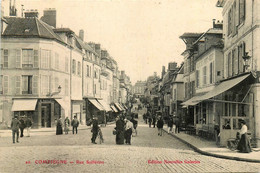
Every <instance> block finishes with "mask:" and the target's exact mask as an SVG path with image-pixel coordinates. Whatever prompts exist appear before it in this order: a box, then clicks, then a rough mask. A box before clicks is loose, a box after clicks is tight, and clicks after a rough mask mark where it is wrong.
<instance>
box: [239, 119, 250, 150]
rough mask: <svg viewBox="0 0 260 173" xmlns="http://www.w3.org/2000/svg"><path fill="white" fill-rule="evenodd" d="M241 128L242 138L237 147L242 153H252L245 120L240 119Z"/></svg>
mask: <svg viewBox="0 0 260 173" xmlns="http://www.w3.org/2000/svg"><path fill="white" fill-rule="evenodd" d="M240 124H241V129H240V131H239V133H240V140H239V142H238V145H237V149H238V150H239V152H241V153H250V152H252V149H251V146H250V141H249V139H248V136H247V126H246V122H245V120H240Z"/></svg>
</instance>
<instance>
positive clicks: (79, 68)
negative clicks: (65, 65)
mask: <svg viewBox="0 0 260 173" xmlns="http://www.w3.org/2000/svg"><path fill="white" fill-rule="evenodd" d="M78 75H79V76H81V63H80V62H79V61H78Z"/></svg>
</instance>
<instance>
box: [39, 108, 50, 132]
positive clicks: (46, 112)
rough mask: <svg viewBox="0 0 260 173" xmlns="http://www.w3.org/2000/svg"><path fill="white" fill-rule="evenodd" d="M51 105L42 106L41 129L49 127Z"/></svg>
mask: <svg viewBox="0 0 260 173" xmlns="http://www.w3.org/2000/svg"><path fill="white" fill-rule="evenodd" d="M50 108H51V104H43V105H42V110H41V111H42V118H41V120H42V121H41V122H42V127H51V111H50Z"/></svg>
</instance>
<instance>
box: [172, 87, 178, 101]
mask: <svg viewBox="0 0 260 173" xmlns="http://www.w3.org/2000/svg"><path fill="white" fill-rule="evenodd" d="M173 93H174V100H177V90H176V89H174V92H173Z"/></svg>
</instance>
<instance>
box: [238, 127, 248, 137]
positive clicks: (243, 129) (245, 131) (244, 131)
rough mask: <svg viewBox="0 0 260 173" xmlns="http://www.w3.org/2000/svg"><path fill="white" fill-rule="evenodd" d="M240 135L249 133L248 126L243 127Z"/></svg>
mask: <svg viewBox="0 0 260 173" xmlns="http://www.w3.org/2000/svg"><path fill="white" fill-rule="evenodd" d="M239 133H240V135H243V134H245V133H247V126H246V125H243V126H242V128H241V129H240V132H239Z"/></svg>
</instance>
